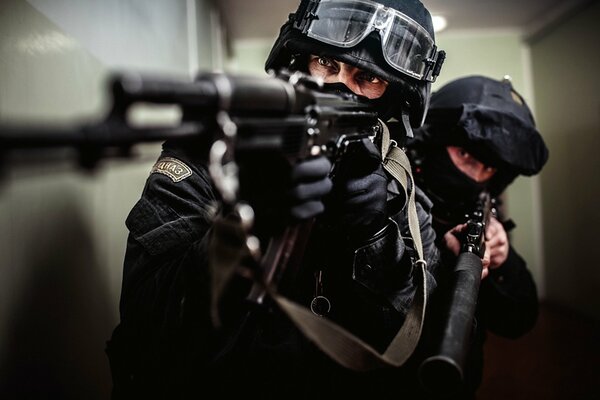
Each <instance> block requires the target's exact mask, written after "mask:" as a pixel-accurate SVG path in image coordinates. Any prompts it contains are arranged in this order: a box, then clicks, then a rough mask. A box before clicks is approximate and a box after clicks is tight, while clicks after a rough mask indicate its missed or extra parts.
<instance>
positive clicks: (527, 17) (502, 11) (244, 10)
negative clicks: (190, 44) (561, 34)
mask: <svg viewBox="0 0 600 400" xmlns="http://www.w3.org/2000/svg"><path fill="white" fill-rule="evenodd" d="M421 1H422V2H423V4H424V5H425V6H426V7H427V8H428V9H429V11H430V12H431V14H432V15H443V16H444V17H446V19H447V20H448V27H447V28H446V32H452V31H461V30H484V29H486V30H500V29H502V30H517V31H519V32H522V33H523V34H524V35H525V36H531V35H534V34H536V33H537V32H539V31H540V30H542V29H543V28H545V27H547V26H549V25H551V24H552V23H554V22H556V21H557V20H560V19H561V18H563V17H565V16H567V15H569V13H571V12H573V11H574V10H575V9H577V8H578V7H581V6H582V5H583V4H585V3H589V2H590V1H589V0H421ZM217 4H218V5H219V7H220V8H221V10H222V14H223V18H224V22H225V25H226V29H227V31H228V35H229V39H231V40H239V39H259V38H269V39H270V38H274V37H276V36H277V33H278V32H279V28H280V27H281V25H282V24H283V22H285V20H286V19H287V16H288V14H289V13H290V12H293V11H295V10H296V8H297V6H298V4H299V0H219V1H218V2H217Z"/></svg>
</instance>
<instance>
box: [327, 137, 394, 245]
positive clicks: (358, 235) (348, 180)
mask: <svg viewBox="0 0 600 400" xmlns="http://www.w3.org/2000/svg"><path fill="white" fill-rule="evenodd" d="M333 172H334V174H333V190H332V192H331V194H330V195H329V196H328V197H327V198H326V217H325V218H326V221H327V222H328V223H329V224H332V225H334V226H335V225H339V226H338V227H337V228H338V229H340V230H342V232H345V233H347V235H348V236H349V238H350V239H351V240H352V241H361V240H367V239H369V238H371V237H372V236H374V235H375V234H376V233H377V232H379V231H380V230H381V229H383V228H384V227H385V226H386V224H387V212H386V203H387V185H388V177H387V175H386V173H385V171H384V169H383V165H382V162H381V155H380V153H379V150H378V149H377V147H376V146H375V144H374V143H373V142H372V141H371V140H369V139H363V140H362V141H360V142H355V143H352V144H351V145H350V148H348V151H347V153H346V154H345V155H344V157H343V158H342V160H341V161H340V162H338V164H337V165H336V166H335V168H334V171H333Z"/></svg>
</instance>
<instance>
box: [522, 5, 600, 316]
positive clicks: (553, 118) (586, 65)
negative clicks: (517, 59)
mask: <svg viewBox="0 0 600 400" xmlns="http://www.w3.org/2000/svg"><path fill="white" fill-rule="evenodd" d="M599 19H600V2H598V1H596V2H594V3H593V4H592V5H590V6H589V7H588V8H587V9H585V10H583V11H581V12H580V13H579V14H577V15H575V16H573V17H571V18H570V19H568V20H567V21H564V22H563V23H561V24H560V25H559V26H557V27H554V28H553V29H552V30H551V31H549V32H546V33H545V34H544V35H540V36H538V37H537V39H536V40H535V41H534V42H532V43H531V60H532V65H533V68H532V69H533V85H534V90H535V98H536V104H537V110H538V115H537V117H538V124H539V126H540V129H541V131H542V132H544V135H545V136H544V137H545V138H546V141H547V143H548V147H549V149H550V159H549V161H548V165H547V167H546V168H545V169H544V171H543V172H542V174H541V196H542V215H543V227H544V229H543V233H544V243H545V246H544V249H545V250H544V258H545V267H546V268H545V275H546V291H547V298H548V299H549V300H551V301H553V302H556V303H558V304H562V305H566V306H568V307H569V308H571V309H573V310H576V311H578V312H581V313H584V314H585V315H587V316H590V317H593V318H595V319H596V320H598V319H600V295H599V294H600V268H598V260H599V259H600V247H599V246H598V243H597V240H598V237H599V235H598V226H599V224H600V208H599V207H598V205H597V199H598V198H599V196H600V178H599V177H598V173H599V172H600V161H599V159H600V158H599V156H598V151H599V149H600V78H599V76H598V65H600V64H599V63H600V54H599V53H598V51H597V49H598V38H599V37H600V29H599V27H598V20H599Z"/></svg>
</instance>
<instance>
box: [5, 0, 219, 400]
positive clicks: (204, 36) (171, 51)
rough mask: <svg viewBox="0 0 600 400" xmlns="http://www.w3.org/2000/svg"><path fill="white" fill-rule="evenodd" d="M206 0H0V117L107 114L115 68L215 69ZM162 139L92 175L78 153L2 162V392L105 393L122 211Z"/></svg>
mask: <svg viewBox="0 0 600 400" xmlns="http://www.w3.org/2000/svg"><path fill="white" fill-rule="evenodd" d="M209 4H210V3H209V1H208V0H188V1H181V2H172V1H170V0H155V1H151V2H145V4H144V8H143V9H140V8H139V2H137V1H135V0H126V1H124V0H103V1H102V2H81V1H78V0H54V1H52V2H47V1H44V0H30V1H25V0H2V1H0V123H6V122H7V121H13V122H19V123H22V124H25V123H30V122H37V123H47V124H49V125H56V124H62V123H67V122H72V121H77V120H79V119H84V120H95V119H99V118H101V117H102V116H103V115H104V113H105V111H106V109H107V105H108V96H107V94H108V92H107V91H106V90H105V89H106V88H105V82H106V78H107V74H108V72H109V71H111V70H113V69H121V68H128V69H136V70H149V71H154V72H164V73H170V74H178V75H190V74H193V73H195V72H197V70H198V69H201V68H202V69H209V68H211V67H212V66H213V62H215V63H216V60H214V57H215V56H214V54H218V51H215V50H218V49H220V48H221V46H216V45H214V44H213V39H212V36H213V35H214V33H215V29H216V28H218V26H217V25H215V21H214V18H213V17H214V14H213V13H212V12H211V8H210V6H209ZM194 11H195V12H194ZM215 40H216V39H215ZM159 149H160V147H159V146H158V145H146V146H139V148H137V150H138V151H139V152H140V153H141V154H144V155H146V156H145V157H141V158H133V159H130V160H121V161H118V160H107V161H106V162H104V163H102V164H101V165H100V166H99V168H98V169H97V170H95V171H94V172H93V173H85V172H83V171H81V170H79V169H77V168H76V163H75V158H73V157H71V158H68V157H67V158H65V159H64V161H63V162H52V163H49V164H43V163H39V158H38V161H36V162H34V163H30V164H29V165H27V164H25V163H24V162H23V160H21V161H20V162H19V163H18V164H17V163H12V162H11V159H8V158H6V157H4V158H3V159H2V160H1V164H2V171H1V174H0V224H1V226H2V228H3V229H2V231H1V232H0V254H1V255H2V256H1V257H0V259H1V262H0V277H1V278H0V397H2V398H61V399H108V398H109V390H110V376H109V369H108V362H107V359H106V357H105V354H104V347H105V341H106V340H107V339H108V338H109V337H110V334H111V331H112V329H113V328H114V326H115V325H116V323H117V321H118V301H119V294H120V287H121V274H122V263H123V255H124V250H125V241H126V235H127V231H126V228H125V225H124V221H125V218H126V215H127V213H128V212H129V210H130V209H131V207H132V205H133V204H134V203H135V201H137V199H138V198H139V196H140V193H141V189H142V187H143V184H144V181H145V179H146V177H147V175H148V172H149V170H150V166H151V164H152V163H153V161H154V159H155V158H156V156H157V155H158V151H159ZM26 394H29V396H27V395H26ZM7 395H8V396H7ZM5 396H7V397H5Z"/></svg>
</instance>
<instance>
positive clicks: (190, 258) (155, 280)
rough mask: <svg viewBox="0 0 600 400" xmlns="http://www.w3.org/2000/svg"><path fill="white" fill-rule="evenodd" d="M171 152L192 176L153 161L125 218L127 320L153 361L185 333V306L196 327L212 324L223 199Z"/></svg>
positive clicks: (123, 308) (123, 303)
mask: <svg viewBox="0 0 600 400" xmlns="http://www.w3.org/2000/svg"><path fill="white" fill-rule="evenodd" d="M165 157H168V159H171V160H173V159H174V160H176V162H181V161H183V163H184V165H185V166H187V167H188V168H189V169H190V170H191V174H190V175H189V176H187V177H185V178H183V179H181V180H177V177H175V179H174V178H173V177H172V176H169V175H168V174H165V173H160V172H156V171H155V169H156V166H155V168H154V169H153V172H152V173H151V174H150V176H149V177H148V179H147V181H146V185H145V187H144V191H143V193H142V196H141V198H140V199H139V201H138V202H137V203H136V204H135V206H134V207H133V208H132V210H131V212H130V214H129V216H128V217H127V220H126V225H127V228H128V229H129V236H128V240H127V249H126V254H125V259H124V270H123V284H122V291H121V300H120V314H121V325H122V326H123V327H124V328H123V330H126V331H128V332H129V333H128V334H130V335H132V336H134V337H135V338H136V339H135V341H134V343H136V346H139V347H140V349H139V350H138V351H139V352H141V353H142V354H140V359H144V360H145V361H144V362H147V363H152V362H155V361H156V360H159V359H161V357H162V356H161V354H158V352H161V351H166V350H165V349H166V346H165V343H169V342H172V341H173V338H174V337H176V335H179V334H181V333H182V332H184V330H183V329H180V328H181V327H182V324H184V323H187V322H186V321H185V320H184V315H185V311H186V309H189V308H193V309H194V310H195V316H194V318H193V320H194V324H196V325H204V326H206V327H208V324H210V320H209V317H208V316H209V313H208V310H209V309H208V300H207V298H208V296H207V295H206V294H207V293H209V279H208V276H209V275H208V270H207V257H206V254H207V238H208V235H209V232H210V226H211V223H212V219H213V216H214V215H215V214H216V207H217V204H218V199H217V197H216V196H215V192H214V190H213V188H212V186H211V184H210V181H209V179H208V175H207V173H206V171H205V170H204V169H203V168H202V167H201V166H199V165H195V164H194V163H192V162H190V161H188V160H186V159H185V157H184V156H182V155H181V154H177V153H172V152H171V153H169V152H163V154H162V155H161V158H160V160H164V159H165ZM159 162H160V161H159ZM198 331H200V332H209V331H210V330H208V329H199V330H198ZM156 362H158V361H156Z"/></svg>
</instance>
